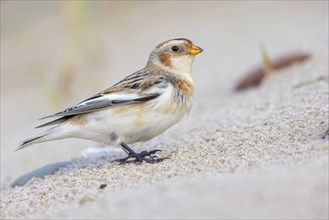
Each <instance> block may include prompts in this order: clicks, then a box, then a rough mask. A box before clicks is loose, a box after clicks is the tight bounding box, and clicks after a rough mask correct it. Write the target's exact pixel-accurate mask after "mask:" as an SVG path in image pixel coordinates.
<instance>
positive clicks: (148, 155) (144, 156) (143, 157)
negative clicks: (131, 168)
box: [115, 150, 169, 164]
mask: <svg viewBox="0 0 329 220" xmlns="http://www.w3.org/2000/svg"><path fill="white" fill-rule="evenodd" d="M160 151H161V150H152V151H142V152H141V153H139V154H137V153H135V154H134V153H129V155H128V157H125V158H122V159H118V160H115V162H119V164H126V163H142V162H143V161H145V162H146V163H152V164H153V163H159V162H162V161H164V160H165V159H169V157H164V158H158V157H157V156H152V154H155V153H157V152H160ZM130 158H135V160H129V159H130Z"/></svg>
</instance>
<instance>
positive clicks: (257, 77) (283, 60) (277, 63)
mask: <svg viewBox="0 0 329 220" xmlns="http://www.w3.org/2000/svg"><path fill="white" fill-rule="evenodd" d="M310 57H311V54H309V53H303V52H295V53H290V54H287V55H283V56H280V57H278V58H277V59H275V60H274V61H272V62H270V65H271V69H272V70H278V69H281V68H284V67H287V66H289V65H291V64H293V63H296V62H302V61H305V60H307V59H309V58H310ZM264 76H265V71H264V67H263V66H260V67H257V68H255V69H253V70H252V71H250V72H248V73H247V74H246V76H245V77H244V78H243V79H242V80H241V81H240V82H239V83H238V85H237V86H236V87H235V91H241V90H244V89H246V88H249V87H252V86H258V85H259V84H260V83H261V82H262V80H263V78H264Z"/></svg>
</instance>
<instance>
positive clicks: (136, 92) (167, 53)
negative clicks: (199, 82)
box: [17, 38, 203, 163]
mask: <svg viewBox="0 0 329 220" xmlns="http://www.w3.org/2000/svg"><path fill="white" fill-rule="evenodd" d="M202 51H203V50H202V49H201V48H199V47H197V46H196V45H194V44H193V43H192V42H191V41H190V40H188V39H184V38H179V39H173V40H168V41H165V42H163V43H161V44H159V45H158V46H157V47H156V48H155V49H153V51H152V52H151V55H150V57H149V60H148V62H147V65H146V66H145V67H144V68H143V69H141V70H139V71H137V72H135V73H133V74H131V75H129V76H127V77H126V78H124V79H123V80H121V81H120V82H118V83H116V84H114V85H113V86H112V87H110V88H108V89H106V90H104V91H102V92H100V93H98V94H96V95H95V96H92V97H91V98H89V99H86V100H84V101H82V102H80V103H78V104H77V105H75V106H73V107H70V108H67V109H65V110H64V111H61V112H58V113H56V114H53V115H50V116H47V117H44V118H42V119H46V118H52V117H58V118H57V119H56V120H53V121H51V122H48V123H45V124H42V125H40V126H38V127H37V128H40V127H46V126H50V125H53V127H52V128H50V129H49V130H47V131H45V132H43V133H41V134H40V135H38V136H36V137H33V138H29V139H27V140H25V141H23V142H22V143H21V144H20V145H19V147H18V148H17V150H19V149H22V148H24V147H27V146H30V145H32V144H36V143H41V142H46V141H52V140H58V139H63V138H82V139H89V140H93V141H96V142H99V143H104V144H107V145H113V146H121V147H122V148H123V150H124V151H125V152H126V153H127V154H128V157H126V158H123V159H121V160H120V161H121V162H126V161H127V160H128V158H135V160H134V161H137V162H142V161H145V162H148V163H154V162H157V159H156V157H153V156H151V155H152V154H154V153H155V152H157V151H158V150H154V151H150V152H146V151H143V152H141V153H136V152H135V151H133V150H132V149H131V148H130V147H129V146H128V144H132V143H136V142H145V141H148V140H150V139H152V138H154V137H156V136H158V135H159V134H161V133H163V132H164V131H166V130H167V129H168V128H170V127H171V126H172V125H174V124H176V123H177V122H178V121H179V120H180V119H181V118H182V117H183V116H184V115H185V113H187V112H189V110H190V109H191V107H192V104H193V96H194V86H193V81H192V77H191V68H192V63H193V60H194V57H195V55H197V54H199V53H201V52H202Z"/></svg>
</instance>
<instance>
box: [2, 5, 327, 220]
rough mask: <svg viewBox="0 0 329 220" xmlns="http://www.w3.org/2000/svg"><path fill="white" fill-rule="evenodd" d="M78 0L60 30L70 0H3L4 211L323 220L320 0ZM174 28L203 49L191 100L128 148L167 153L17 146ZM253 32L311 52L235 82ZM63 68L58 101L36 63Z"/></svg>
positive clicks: (56, 70)
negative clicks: (35, 174) (257, 77)
mask: <svg viewBox="0 0 329 220" xmlns="http://www.w3.org/2000/svg"><path fill="white" fill-rule="evenodd" d="M86 6H87V8H89V9H90V11H89V12H88V13H86V14H88V16H89V17H88V18H90V19H89V20H88V19H87V20H88V22H86V20H85V22H84V25H85V26H84V27H85V29H84V28H81V29H79V30H76V31H75V32H74V34H72V33H71V34H67V32H68V31H67V29H69V28H68V27H70V24H67V23H65V22H64V21H65V19H70V18H68V16H70V15H71V14H74V13H72V10H73V11H74V6H72V5H59V3H58V2H52V3H40V2H28V3H23V2H3V1H1V204H0V208H1V218H3V219H12V218H24V219H25V218H32V219H35V218H70V219H72V218H86V219H90V218H93V219H98V218H294V219H296V218H304V219H306V218H307V219H310V218H311V219H315V218H319V219H328V217H329V216H328V205H329V204H328V178H329V177H328V148H329V146H328V145H329V142H328V140H329V137H328V136H327V137H325V138H322V136H323V134H324V132H325V131H326V129H327V128H328V126H329V123H328V117H329V113H328V112H329V111H328V109H329V103H328V102H329V101H328V97H329V88H328V81H329V79H328V77H329V76H328V54H329V52H328V2H327V1H323V2H321V1H317V2H315V3H314V2H306V1H305V2H295V1H294V2H288V1H287V2H263V3H261V2H246V1H244V2H234V3H228V2H224V1H223V2H185V3H184V2H161V3H152V2H143V3H139V4H137V3H131V2H126V3H117V2H112V3H111V2H110V3H107V2H99V3H93V4H91V3H90V4H88V5H86ZM72 7H73V9H72ZM63 8H69V10H67V11H65V10H64V12H62V10H63ZM186 14H188V16H187V15H186ZM79 16H81V15H79ZM18 18H19V19H18ZM151 18H152V19H151ZM71 20H74V18H71ZM73 23H74V22H73ZM81 33H83V34H81ZM87 33H88V34H87ZM79 34H81V35H79ZM72 36H73V37H72ZM175 37H187V38H190V39H191V40H193V41H194V42H195V43H196V44H197V45H199V46H200V47H202V48H203V49H204V53H202V54H200V56H198V57H197V58H196V60H195V63H194V67H193V78H194V80H195V86H196V99H195V105H194V107H193V109H192V111H191V113H190V115H189V116H188V117H186V118H185V119H184V120H182V121H181V122H180V123H179V124H177V125H175V126H174V127H173V128H171V129H170V130H169V131H167V132H165V133H164V134H163V135H161V136H159V137H157V138H155V139H153V140H151V141H150V142H147V143H145V144H144V145H135V146H134V147H135V149H136V150H142V149H155V148H156V149H162V150H163V151H162V152H161V153H159V156H170V159H168V160H165V161H163V162H161V163H159V164H146V163H143V164H140V165H138V164H126V165H119V164H117V163H111V161H112V160H113V159H115V158H119V157H122V155H123V154H122V152H120V151H113V152H111V153H106V154H105V153H103V154H99V155H98V156H97V155H96V156H95V155H94V156H93V157H82V156H81V152H82V151H83V150H85V149H89V147H92V146H98V145H97V144H95V143H92V142H88V141H81V140H63V141H57V142H50V143H45V144H40V145H36V146H33V147H30V148H28V149H25V150H22V151H19V152H13V150H14V149H15V147H16V146H17V143H19V142H20V141H21V140H22V139H24V138H26V137H29V136H32V135H34V134H36V133H37V131H35V130H33V129H32V128H33V127H34V126H36V125H38V123H39V122H38V121H37V120H36V119H37V118H40V117H42V116H45V115H47V114H50V113H52V112H55V111H58V110H61V109H62V108H65V107H68V106H69V105H72V104H75V103H77V102H78V101H81V100H82V99H84V98H86V97H88V96H90V95H93V94H95V93H96V92H98V91H99V90H101V89H104V88H106V87H108V86H109V85H111V84H113V83H114V82H115V81H117V80H119V79H120V78H122V77H123V76H125V75H127V74H129V73H132V72H133V71H135V70H137V69H139V68H141V67H143V65H144V64H145V62H146V60H147V56H148V54H149V52H150V50H151V49H152V48H153V47H154V46H155V45H156V44H157V43H159V42H161V41H164V40H167V39H170V38H175ZM68 38H71V39H74V40H73V41H72V40H71V41H70V40H67V39H68ZM81 38H82V39H81ZM75 39H81V42H78V43H74V42H75ZM77 41H78V40H77ZM260 42H263V43H265V45H266V47H267V50H268V53H269V55H270V56H271V57H276V56H279V55H280V54H285V53H287V52H290V51H305V52H309V53H311V54H312V58H311V59H310V60H308V61H306V62H303V63H299V64H295V65H292V66H290V67H288V68H285V69H283V70H280V71H277V72H276V73H275V74H274V75H273V76H271V77H270V78H267V79H266V81H264V82H263V83H262V84H261V86H260V87H257V88H253V89H250V90H246V91H243V92H240V93H235V92H233V87H234V86H235V85H236V83H237V82H238V80H239V79H240V78H241V77H242V76H243V75H244V74H245V73H246V72H247V71H248V70H250V69H251V68H253V67H254V66H257V65H259V64H260V62H261V59H260V53H259V43H260ZM72 44H73V45H75V47H73V46H72V48H68V45H72ZM77 48H79V49H77ZM80 48H82V49H80ZM72 51H73V52H72ZM67 54H73V55H70V56H68V55H67ZM67 60H70V62H68V61H67ZM72 63H73V64H72ZM67 66H69V68H70V67H73V69H74V70H75V71H74V74H75V75H74V76H73V78H74V80H72V81H69V80H67V81H69V82H70V84H72V85H73V86H72V88H71V87H70V89H69V92H67V93H64V95H63V94H60V95H59V97H60V98H59V101H58V102H57V103H54V102H53V101H52V100H53V99H51V98H49V97H51V96H47V95H45V93H47V92H49V90H47V88H48V87H47V86H46V87H45V86H44V84H47V83H42V82H43V81H42V79H41V80H40V75H39V73H42V74H43V75H45V76H46V78H47V77H48V78H49V81H50V82H54V81H56V80H59V81H60V82H61V79H63V78H61V77H60V76H59V74H60V73H62V74H64V77H65V76H67V75H65V71H63V68H64V69H65V68H67ZM63 72H64V73H63ZM42 74H41V75H42ZM38 77H39V78H38ZM71 77H72V76H71ZM64 79H67V78H64ZM40 81H41V83H40ZM48 83H49V82H48ZM61 86H62V87H61ZM61 86H59V87H55V88H54V90H55V91H56V89H61V91H62V90H65V89H66V87H65V86H63V85H61ZM62 161H68V162H69V165H68V166H67V167H65V168H61V169H60V170H59V171H58V172H57V173H55V174H54V175H48V176H46V177H45V178H44V179H41V178H33V179H32V180H31V181H29V182H28V183H27V184H26V185H25V186H22V187H15V188H14V189H12V188H11V187H10V184H11V183H12V182H13V181H14V180H15V179H16V178H17V177H19V176H20V175H22V174H24V173H27V172H29V171H31V170H34V169H36V168H39V167H42V166H44V165H46V164H51V163H54V162H62ZM101 185H102V186H103V187H101ZM101 188H102V189H101Z"/></svg>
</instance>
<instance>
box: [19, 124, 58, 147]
mask: <svg viewBox="0 0 329 220" xmlns="http://www.w3.org/2000/svg"><path fill="white" fill-rule="evenodd" d="M57 136H58V130H57V129H54V128H52V129H50V130H48V131H45V132H44V133H42V134H40V135H38V136H35V137H32V138H29V139H26V140H25V141H23V142H22V143H20V144H19V146H18V147H17V149H16V150H15V151H18V150H20V149H23V148H25V147H28V146H30V145H32V144H37V143H41V142H46V141H51V140H54V139H56V138H58V137H57Z"/></svg>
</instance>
